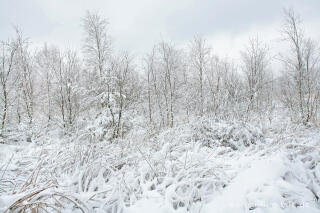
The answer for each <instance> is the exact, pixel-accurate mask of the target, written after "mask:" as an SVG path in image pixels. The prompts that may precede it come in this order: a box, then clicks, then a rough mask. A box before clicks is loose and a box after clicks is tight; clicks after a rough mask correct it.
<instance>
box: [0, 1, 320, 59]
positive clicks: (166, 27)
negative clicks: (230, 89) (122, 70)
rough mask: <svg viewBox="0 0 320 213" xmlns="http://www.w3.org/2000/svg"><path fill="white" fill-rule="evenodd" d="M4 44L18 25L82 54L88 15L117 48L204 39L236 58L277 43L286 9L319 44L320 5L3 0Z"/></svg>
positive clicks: (138, 49)
mask: <svg viewBox="0 0 320 213" xmlns="http://www.w3.org/2000/svg"><path fill="white" fill-rule="evenodd" d="M0 1H1V4H0V26H1V27H0V39H1V40H3V39H6V38H7V37H9V36H11V35H12V34H13V30H12V26H13V25H18V26H19V27H20V28H21V29H22V30H23V32H24V34H25V35H26V36H27V37H29V38H30V39H31V41H32V42H33V43H34V44H40V43H43V42H48V43H50V44H55V45H58V46H61V47H71V48H77V49H80V47H81V40H82V38H83V34H82V29H81V18H82V17H83V16H84V15H85V12H86V10H91V11H98V12H99V13H100V15H101V16H103V17H105V18H107V19H108V21H109V23H110V25H109V27H110V30H109V31H110V34H111V35H112V37H113V38H114V44H115V47H116V48H117V49H120V50H129V51H130V52H133V53H134V54H135V55H140V54H142V53H144V52H147V51H149V50H150V49H151V47H152V45H153V44H154V43H155V42H157V41H159V40H161V39H164V40H168V41H171V42H173V43H176V44H177V45H184V44H186V43H187V42H188V41H189V40H190V39H191V38H192V37H193V36H194V35H200V36H204V37H205V38H206V39H207V40H208V41H209V42H210V43H211V44H212V45H213V50H214V51H215V52H216V53H217V54H219V55H222V56H230V57H237V54H238V52H239V49H241V48H243V46H244V45H245V43H246V42H247V40H248V38H249V37H250V36H259V37H260V38H262V39H264V40H265V41H266V42H268V44H269V46H270V48H271V49H273V50H274V48H273V47H276V46H277V44H278V43H279V29H280V26H281V23H282V18H283V16H282V10H283V8H293V9H295V11H296V12H298V13H299V14H300V15H301V17H302V18H303V20H304V24H305V28H306V32H307V33H308V34H309V35H310V36H312V37H313V38H315V39H317V40H319V41H320V13H319V11H320V0H264V1H262V0H233V1H232V0H223V1H220V0H158V1H151V0H86V1H84V0H0Z"/></svg>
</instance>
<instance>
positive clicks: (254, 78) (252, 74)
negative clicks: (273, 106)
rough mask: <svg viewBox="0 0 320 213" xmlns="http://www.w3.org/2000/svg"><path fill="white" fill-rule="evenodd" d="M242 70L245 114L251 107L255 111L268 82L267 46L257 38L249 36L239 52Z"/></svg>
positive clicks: (262, 97) (258, 106)
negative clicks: (244, 47) (246, 102)
mask: <svg viewBox="0 0 320 213" xmlns="http://www.w3.org/2000/svg"><path fill="white" fill-rule="evenodd" d="M241 59H242V71H243V73H244V74H245V77H246V85H247V95H248V107H247V114H248V113H249V111H250V110H251V109H255V110H256V111H257V110H258V109H259V108H260V105H262V104H261V102H262V101H263V99H264V96H266V95H267V94H265V93H266V92H267V90H266V88H267V86H268V83H269V82H270V78H269V77H268V73H267V69H268V66H269V57H268V48H267V46H266V45H265V44H263V43H262V42H261V41H260V40H259V39H258V38H251V39H250V40H249V45H248V46H247V48H246V49H245V50H244V51H242V52H241Z"/></svg>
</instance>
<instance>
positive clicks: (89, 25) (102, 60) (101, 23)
mask: <svg viewBox="0 0 320 213" xmlns="http://www.w3.org/2000/svg"><path fill="white" fill-rule="evenodd" d="M107 26H108V22H107V21H106V19H103V18H101V17H100V16H99V15H98V14H97V13H92V12H89V11H87V14H86V16H85V17H84V19H83V29H84V32H85V39H84V44H83V52H84V55H85V57H86V62H87V66H88V67H89V68H90V69H91V71H93V72H98V75H99V77H100V80H102V78H103V77H105V76H104V75H105V74H106V73H105V72H106V70H107V66H106V65H107V62H108V57H109V56H110V52H111V39H110V37H109V35H108V34H107Z"/></svg>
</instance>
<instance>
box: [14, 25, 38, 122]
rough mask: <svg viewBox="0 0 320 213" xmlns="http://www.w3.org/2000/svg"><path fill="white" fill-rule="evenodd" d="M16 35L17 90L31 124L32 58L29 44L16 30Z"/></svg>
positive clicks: (32, 92)
mask: <svg viewBox="0 0 320 213" xmlns="http://www.w3.org/2000/svg"><path fill="white" fill-rule="evenodd" d="M16 35H17V45H18V49H17V54H16V62H17V67H16V68H17V69H18V72H19V75H20V81H19V84H18V86H19V89H20V91H21V93H22V94H21V97H22V100H23V106H24V111H25V113H26V115H27V118H28V122H29V124H32V122H33V118H34V107H35V90H34V66H33V62H34V58H33V55H32V54H31V53H30V51H29V49H28V48H29V42H28V40H27V39H25V38H24V37H23V35H22V33H21V31H20V30H18V28H16Z"/></svg>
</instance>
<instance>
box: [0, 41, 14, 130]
mask: <svg viewBox="0 0 320 213" xmlns="http://www.w3.org/2000/svg"><path fill="white" fill-rule="evenodd" d="M0 44H1V56H0V63H1V66H0V83H1V90H2V91H1V93H2V94H1V95H2V97H1V101H2V118H1V130H2V132H3V130H4V128H5V123H6V119H7V114H8V110H9V107H10V106H11V104H12V103H11V102H12V101H13V100H12V97H11V92H12V89H13V88H14V85H15V83H16V80H15V78H14V73H13V72H14V69H15V67H14V66H15V60H14V59H15V55H16V54H17V43H16V42H15V41H7V42H4V41H2V42H1V43H0ZM16 76H17V75H16Z"/></svg>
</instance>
